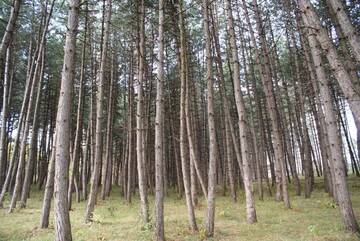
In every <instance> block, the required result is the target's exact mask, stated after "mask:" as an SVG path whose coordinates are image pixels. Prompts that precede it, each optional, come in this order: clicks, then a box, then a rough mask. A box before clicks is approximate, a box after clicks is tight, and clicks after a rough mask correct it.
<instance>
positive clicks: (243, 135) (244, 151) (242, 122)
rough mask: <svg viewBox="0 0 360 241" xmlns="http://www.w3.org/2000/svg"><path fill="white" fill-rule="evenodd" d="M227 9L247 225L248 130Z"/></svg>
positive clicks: (252, 213) (250, 214) (251, 210)
mask: <svg viewBox="0 0 360 241" xmlns="http://www.w3.org/2000/svg"><path fill="white" fill-rule="evenodd" d="M226 8H227V15H228V16H227V17H228V25H229V35H230V50H231V58H230V59H231V62H232V70H233V72H232V74H233V81H234V95H235V104H236V109H237V112H238V116H239V136H240V144H241V157H242V164H243V182H244V189H245V197H246V214H247V221H248V223H254V222H256V221H257V218H256V210H255V204H254V198H253V186H252V175H251V166H250V159H251V157H250V149H249V144H248V143H249V141H248V138H247V132H248V130H249V128H248V124H247V122H246V116H245V105H244V100H243V96H242V93H241V87H240V63H239V58H238V52H237V46H236V38H235V30H234V20H233V14H232V8H231V1H230V0H227V1H226Z"/></svg>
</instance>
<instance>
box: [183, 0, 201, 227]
mask: <svg viewBox="0 0 360 241" xmlns="http://www.w3.org/2000/svg"><path fill="white" fill-rule="evenodd" d="M178 12H179V25H180V26H179V29H180V63H178V64H179V65H180V80H181V87H180V88H181V90H180V158H181V169H182V176H183V181H184V190H185V198H186V205H187V209H188V218H189V224H190V227H191V229H192V230H193V231H197V230H198V228H197V224H196V219H195V211H194V206H193V200H192V196H191V186H190V176H189V173H190V165H189V164H190V163H189V149H188V145H187V133H186V132H187V131H186V117H185V108H186V103H185V102H186V85H187V83H186V79H187V76H186V68H187V67H186V65H187V59H186V58H187V54H186V52H187V46H186V37H185V35H186V34H185V23H184V22H185V20H184V16H183V0H179V7H178Z"/></svg>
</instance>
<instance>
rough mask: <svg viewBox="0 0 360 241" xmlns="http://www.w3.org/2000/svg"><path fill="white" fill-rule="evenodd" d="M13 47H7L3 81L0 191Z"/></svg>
mask: <svg viewBox="0 0 360 241" xmlns="http://www.w3.org/2000/svg"><path fill="white" fill-rule="evenodd" d="M11 55H12V48H8V49H7V53H6V61H5V72H4V82H3V89H4V90H3V103H2V109H1V129H0V191H1V190H2V184H3V180H4V173H5V169H6V162H5V160H6V158H5V157H6V156H7V148H6V145H7V141H6V139H7V138H6V135H7V129H6V127H7V120H8V115H9V105H8V104H9V101H8V99H9V98H10V97H11V93H10V92H9V91H10V71H12V70H11V63H10V62H11V58H12V56H11Z"/></svg>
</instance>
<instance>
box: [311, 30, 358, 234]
mask: <svg viewBox="0 0 360 241" xmlns="http://www.w3.org/2000/svg"><path fill="white" fill-rule="evenodd" d="M308 40H309V44H310V50H311V55H312V58H313V62H314V65H315V71H316V75H317V78H318V81H319V90H320V96H321V98H322V100H323V104H324V115H325V129H326V132H327V137H328V141H329V144H330V147H331V148H329V150H330V153H329V154H330V157H331V158H330V161H331V162H332V163H333V164H332V167H333V172H334V180H333V181H334V187H335V190H334V191H335V192H336V193H337V195H336V197H337V201H338V204H339V207H340V213H341V216H342V219H343V222H344V225H345V228H346V229H347V230H349V231H352V232H358V231H359V225H358V223H357V221H356V217H355V215H354V211H353V208H352V203H351V199H350V193H349V190H348V187H347V182H346V176H345V170H344V160H343V158H344V156H343V155H342V153H343V152H342V150H341V146H342V144H341V136H340V133H339V129H338V127H337V121H336V114H335V111H334V107H333V104H332V103H333V102H332V98H331V94H330V88H329V81H328V79H327V77H326V74H325V71H324V69H323V67H322V63H321V62H322V61H321V52H320V51H319V49H318V46H317V43H316V40H315V37H314V33H313V31H311V32H309V34H308Z"/></svg>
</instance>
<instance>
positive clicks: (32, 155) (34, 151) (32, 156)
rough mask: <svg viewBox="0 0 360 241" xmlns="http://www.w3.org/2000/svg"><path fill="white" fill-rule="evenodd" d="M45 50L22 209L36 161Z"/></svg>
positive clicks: (22, 195)
mask: <svg viewBox="0 0 360 241" xmlns="http://www.w3.org/2000/svg"><path fill="white" fill-rule="evenodd" d="M44 65H45V50H44V51H43V52H42V59H41V70H40V75H39V82H40V83H39V86H38V90H37V96H36V102H35V110H34V116H33V124H32V132H31V138H30V148H29V149H30V150H29V158H28V161H27V163H26V170H25V177H24V184H23V186H22V192H21V200H20V207H22V208H24V207H25V206H26V200H27V198H28V196H29V192H30V185H31V181H32V178H33V172H34V164H35V161H36V159H37V139H38V129H39V128H38V126H39V109H40V101H41V99H40V97H41V93H42V91H41V89H42V87H43V85H42V81H43V78H44V68H45V66H44Z"/></svg>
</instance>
